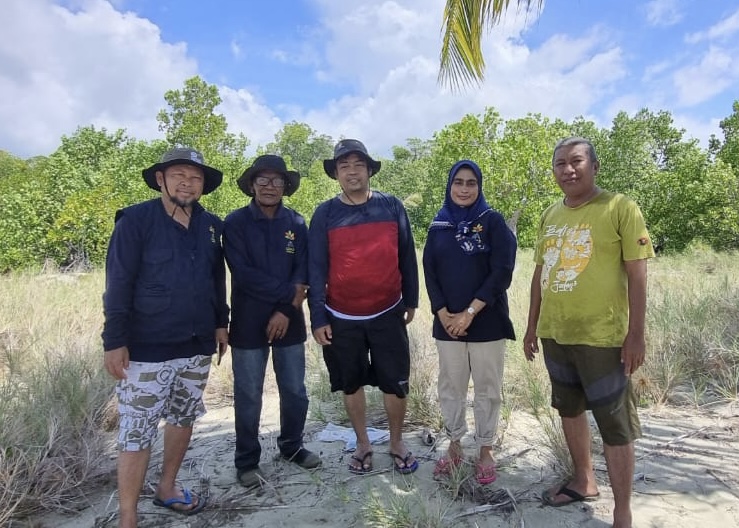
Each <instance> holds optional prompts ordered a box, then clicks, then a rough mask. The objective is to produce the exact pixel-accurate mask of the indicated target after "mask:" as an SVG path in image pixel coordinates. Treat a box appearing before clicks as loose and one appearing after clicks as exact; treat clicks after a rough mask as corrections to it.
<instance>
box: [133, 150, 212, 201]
mask: <svg viewBox="0 0 739 528" xmlns="http://www.w3.org/2000/svg"><path fill="white" fill-rule="evenodd" d="M172 165H192V166H194V167H200V168H201V169H203V173H204V174H205V181H204V182H203V194H208V193H211V192H213V191H215V190H216V189H217V188H218V186H219V185H220V184H221V182H222V181H223V173H222V172H221V171H219V170H218V169H214V168H213V167H208V166H207V165H206V164H205V160H204V159H203V155H202V154H201V153H200V152H198V151H197V150H195V149H191V148H173V149H171V150H168V151H167V152H165V153H164V154H162V159H161V160H160V161H159V163H155V164H154V165H152V166H151V167H149V168H148V169H144V170H143V171H141V174H142V175H143V177H144V181H145V182H146V185H148V186H149V187H150V188H151V189H154V190H155V191H159V192H161V189H160V188H159V184H158V183H157V171H164V169H166V168H167V167H171V166H172Z"/></svg>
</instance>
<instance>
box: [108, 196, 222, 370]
mask: <svg viewBox="0 0 739 528" xmlns="http://www.w3.org/2000/svg"><path fill="white" fill-rule="evenodd" d="M222 226H223V223H222V221H221V220H220V219H219V218H218V217H217V216H215V215H213V214H211V213H209V212H207V211H206V210H205V209H203V207H202V206H201V205H200V204H198V203H196V204H195V205H194V206H193V209H192V216H191V218H190V225H189V227H188V228H185V227H184V226H182V225H181V224H179V223H178V222H176V221H175V220H174V219H172V218H170V216H169V215H168V214H167V212H166V210H165V208H164V204H163V203H162V201H161V199H159V198H156V199H153V200H149V201H147V202H143V203H140V204H136V205H133V206H131V207H127V208H125V209H122V210H120V211H118V212H117V213H116V223H115V228H114V229H113V234H112V236H111V239H110V245H109V246H108V255H107V258H106V265H105V271H106V278H105V294H104V295H103V306H104V310H105V326H104V329H103V334H102V337H103V346H104V348H105V350H112V349H115V348H118V347H121V346H128V348H129V352H130V355H131V357H130V359H131V360H134V361H147V362H153V361H165V360H167V359H173V356H174V357H189V356H191V355H193V354H194V353H197V348H198V347H193V346H188V345H190V344H191V343H192V342H193V341H199V342H201V343H206V344H208V346H210V347H211V349H210V350H209V351H208V352H206V353H212V352H213V351H214V345H215V330H216V328H226V327H228V305H227V304H226V277H225V275H226V270H225V264H224V260H223V249H222V247H221V234H222V229H223V227H222ZM157 345H161V347H158V346H157ZM179 345H184V346H179ZM157 350H162V352H161V353H157V352H156V351H157ZM178 350H179V351H180V352H179V353H178ZM139 351H145V353H144V352H139ZM201 353H202V352H201ZM139 355H143V356H144V357H138V356H139Z"/></svg>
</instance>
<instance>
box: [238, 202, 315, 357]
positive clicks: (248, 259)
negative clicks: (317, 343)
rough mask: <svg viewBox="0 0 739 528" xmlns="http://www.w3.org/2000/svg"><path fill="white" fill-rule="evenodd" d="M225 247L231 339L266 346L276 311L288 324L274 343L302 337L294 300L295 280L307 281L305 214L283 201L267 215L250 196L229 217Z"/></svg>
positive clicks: (285, 343)
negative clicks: (247, 201) (268, 325)
mask: <svg viewBox="0 0 739 528" xmlns="http://www.w3.org/2000/svg"><path fill="white" fill-rule="evenodd" d="M223 249H224V251H225V254H226V262H228V267H229V269H230V270H231V307H232V317H231V328H230V330H229V344H230V345H231V346H232V347H237V348H247V349H249V348H262V347H265V346H268V343H267V331H266V329H267V323H268V322H269V319H270V317H272V315H273V314H274V313H275V312H276V311H279V312H281V313H283V314H285V315H286V316H287V317H288V318H289V319H290V324H289V325H288V328H287V332H286V333H285V335H284V336H283V337H282V338H281V339H276V340H274V341H273V342H272V345H274V346H277V347H281V346H282V347H284V346H290V345H295V344H298V343H303V342H304V341H305V339H306V330H305V318H304V316H303V310H302V306H301V308H300V309H296V308H295V307H294V306H293V305H292V300H293V298H294V297H295V285H296V284H308V252H307V251H308V228H307V227H306V225H305V220H304V219H303V217H302V216H300V214H298V213H296V212H295V211H293V210H292V209H290V208H288V207H285V206H283V205H282V204H280V206H279V208H278V209H277V211H276V212H275V216H274V218H268V217H266V216H265V215H264V213H262V211H261V210H260V209H259V206H258V205H257V203H256V202H255V201H254V200H252V201H251V202H250V203H249V205H247V206H246V207H242V208H241V209H237V210H236V211H233V212H232V213H231V214H229V215H228V216H227V217H226V220H225V221H224V227H223Z"/></svg>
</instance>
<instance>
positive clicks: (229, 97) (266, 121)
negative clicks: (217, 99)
mask: <svg viewBox="0 0 739 528" xmlns="http://www.w3.org/2000/svg"><path fill="white" fill-rule="evenodd" d="M218 92H219V94H220V96H221V104H220V105H219V106H218V108H217V109H216V111H217V112H220V113H222V114H223V115H225V116H226V120H227V121H228V129H229V132H232V133H234V134H239V133H243V134H244V135H245V136H246V137H247V138H248V139H249V141H250V147H251V148H250V150H251V151H253V150H254V149H256V147H257V146H258V145H265V144H267V143H269V142H270V141H272V140H274V135H275V133H276V132H277V131H279V130H280V128H282V125H283V123H282V121H281V120H280V119H279V118H278V117H277V116H276V115H275V114H274V113H273V112H272V110H270V109H269V108H268V107H266V106H265V105H264V104H262V103H261V102H260V101H259V100H257V98H256V97H255V96H254V95H253V94H252V93H251V92H249V91H248V90H244V89H239V90H234V89H233V88H229V87H228V86H219V87H218Z"/></svg>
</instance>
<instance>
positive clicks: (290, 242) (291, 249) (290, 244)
mask: <svg viewBox="0 0 739 528" xmlns="http://www.w3.org/2000/svg"><path fill="white" fill-rule="evenodd" d="M285 238H286V239H287V244H286V245H285V253H288V254H290V255H292V254H294V253H295V244H294V241H295V233H293V232H292V231H291V230H290V229H288V230H287V231H285Z"/></svg>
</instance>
